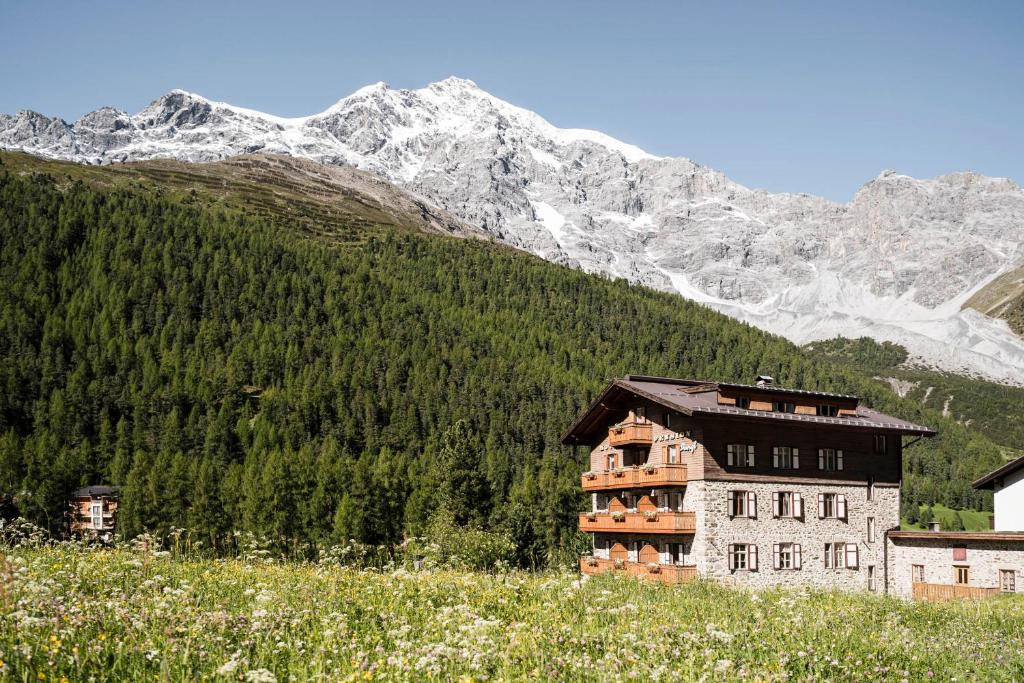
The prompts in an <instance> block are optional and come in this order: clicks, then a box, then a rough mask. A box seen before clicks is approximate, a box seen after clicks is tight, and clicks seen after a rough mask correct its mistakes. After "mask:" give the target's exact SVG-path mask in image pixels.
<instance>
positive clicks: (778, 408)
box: [772, 401, 796, 413]
mask: <svg viewBox="0 0 1024 683" xmlns="http://www.w3.org/2000/svg"><path fill="white" fill-rule="evenodd" d="M772 410H774V411H775V412H776V413H795V412H796V404H795V403H790V402H789V401H772Z"/></svg>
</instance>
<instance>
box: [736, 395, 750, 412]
mask: <svg viewBox="0 0 1024 683" xmlns="http://www.w3.org/2000/svg"><path fill="white" fill-rule="evenodd" d="M736 407H737V408H743V409H744V410H747V409H748V408H750V397H748V396H737V397H736Z"/></svg>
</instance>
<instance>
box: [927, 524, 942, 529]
mask: <svg viewBox="0 0 1024 683" xmlns="http://www.w3.org/2000/svg"><path fill="white" fill-rule="evenodd" d="M928 531H942V523H941V522H928Z"/></svg>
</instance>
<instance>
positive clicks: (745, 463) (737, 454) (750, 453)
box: [725, 443, 754, 467]
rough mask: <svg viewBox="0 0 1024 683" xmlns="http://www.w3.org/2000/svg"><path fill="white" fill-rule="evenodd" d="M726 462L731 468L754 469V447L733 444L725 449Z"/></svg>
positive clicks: (751, 445)
mask: <svg viewBox="0 0 1024 683" xmlns="http://www.w3.org/2000/svg"><path fill="white" fill-rule="evenodd" d="M725 462H726V464H727V465H729V466H730V467H753V466H754V445H753V444H742V443H731V444H729V445H727V446H726V447H725Z"/></svg>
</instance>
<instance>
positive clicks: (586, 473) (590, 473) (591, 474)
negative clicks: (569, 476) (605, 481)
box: [583, 472, 597, 479]
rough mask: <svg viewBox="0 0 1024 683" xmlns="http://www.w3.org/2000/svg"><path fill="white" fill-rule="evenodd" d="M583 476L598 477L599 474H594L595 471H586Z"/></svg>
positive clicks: (588, 477)
mask: <svg viewBox="0 0 1024 683" xmlns="http://www.w3.org/2000/svg"><path fill="white" fill-rule="evenodd" d="M583 476H584V477H586V478H587V479H597V475H596V474H594V473H593V472H584V473H583Z"/></svg>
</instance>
